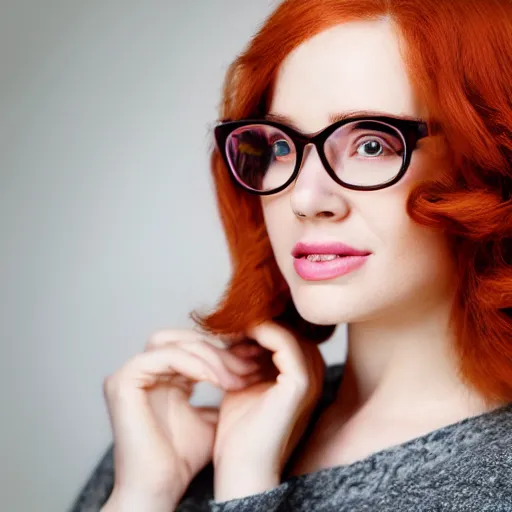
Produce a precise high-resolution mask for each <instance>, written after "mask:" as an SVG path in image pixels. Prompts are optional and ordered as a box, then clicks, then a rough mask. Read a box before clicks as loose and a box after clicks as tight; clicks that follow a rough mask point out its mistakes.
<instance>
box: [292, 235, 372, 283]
mask: <svg viewBox="0 0 512 512" xmlns="http://www.w3.org/2000/svg"><path fill="white" fill-rule="evenodd" d="M309 254H337V255H340V256H343V257H339V258H336V259H334V260H330V261H310V260H308V259H307V258H306V256H307V255H309ZM370 254H371V252H370V251H361V250H358V249H354V248H353V247H350V246H348V245H345V244H342V243H340V242H335V243H328V242H326V243H304V242H299V243H298V244H296V245H295V247H294V248H293V251H292V256H293V257H294V261H293V266H294V268H295V271H296V272H297V274H298V275H299V276H300V277H301V278H302V279H305V280H307V281H322V280H325V279H333V278H335V277H339V276H342V275H344V274H348V273H349V272H352V271H353V270H356V269H357V268H359V267H361V266H362V265H364V263H365V262H366V260H367V259H368V256H369V255H370Z"/></svg>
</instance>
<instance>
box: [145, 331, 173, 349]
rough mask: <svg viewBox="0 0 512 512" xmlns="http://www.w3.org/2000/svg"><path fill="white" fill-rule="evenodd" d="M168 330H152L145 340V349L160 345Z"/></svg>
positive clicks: (164, 339) (165, 338)
mask: <svg viewBox="0 0 512 512" xmlns="http://www.w3.org/2000/svg"><path fill="white" fill-rule="evenodd" d="M169 333H170V331H168V330H164V329H160V330H158V331H154V332H152V333H151V334H150V335H149V336H148V339H147V341H146V345H145V347H144V348H145V350H150V349H152V348H155V347H157V346H159V345H161V344H162V343H163V342H164V341H166V340H167V338H168V337H169Z"/></svg>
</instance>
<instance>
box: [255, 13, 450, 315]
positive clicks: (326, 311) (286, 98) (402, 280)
mask: <svg viewBox="0 0 512 512" xmlns="http://www.w3.org/2000/svg"><path fill="white" fill-rule="evenodd" d="M359 110H369V111H378V112H380V113H382V114H383V115H391V116H400V115H409V116H415V117H423V118H424V117H425V112H424V111H423V110H422V105H421V104H420V102H419V101H418V98H416V97H415V96H414V93H413V90H412V88H411V85H410V83H409V80H408V77H407V75H406V70H405V66H404V63H403V61H402V58H401V56H400V53H399V46H398V39H397V36H396V35H395V33H394V32H393V29H392V27H391V25H390V24H389V22H387V21H380V22H352V23H347V24H343V25H339V26H336V27H333V28H331V29H329V30H327V31H324V32H322V33H320V34H318V35H316V36H315V37H313V38H311V39H309V40H308V41H306V42H305V43H303V44H302V45H301V46H299V47H298V48H297V49H295V51H293V52H292V53H291V54H290V55H289V56H288V57H287V59H286V60H285V61H284V62H283V64H282V66H281V68H280V72H279V75H278V77H277V82H276V87H275V90H274V96H273V99H272V104H271V107H270V110H269V113H270V114H275V115H278V116H285V117H286V118H288V119H290V120H291V121H292V122H293V124H294V125H295V126H296V127H297V128H298V129H299V130H301V131H302V132H304V133H312V132H316V131H318V130H320V129H322V128H324V127H326V126H327V125H329V124H330V121H329V118H330V116H332V115H334V114H338V113H343V112H347V111H359ZM423 142H424V139H422V140H420V141H419V143H418V146H417V149H416V150H415V151H414V152H413V153H412V158H411V163H410V166H409V168H408V170H407V173H406V174H405V176H404V177H403V178H402V179H401V180H400V181H399V182H398V183H395V184H394V185H392V186H390V187H388V188H384V189H381V190H375V191H357V190H349V189H346V188H343V187H341V186H340V185H338V184H337V183H336V182H335V181H334V180H332V179H331V178H330V176H329V175H328V174H327V172H326V171H325V169H324V167H323V166H322V163H321V161H320V159H319V157H318V153H317V151H316V149H315V148H314V146H308V147H307V148H306V151H305V153H304V159H303V163H302V168H301V171H300V174H299V176H298V178H297V179H296V181H295V182H294V183H293V184H292V185H290V186H289V187H288V188H287V189H285V190H284V191H282V192H280V193H278V194H275V195H271V196H262V199H261V201H262V207H263V214H264V218H265V224H266V227H267V231H268V235H269V237H270V241H271V244H272V248H273V251H274V254H275V257H276V261H277V264H278V266H279V268H280V270H281V272H282V274H283V276H284V278H285V280H286V282H287V283H288V285H289V287H290V290H291V295H292V298H293V301H294V303H295V305H296V307H297V309H298V311H299V313H300V314H301V316H302V317H303V318H305V319H306V320H309V321H310V322H313V323H317V324H324V325H325V324H338V323H343V322H358V321H366V320H372V319H377V318H382V319H384V320H385V321H393V320H394V319H396V320H398V321H400V320H401V319H403V318H405V317H407V318H409V319H412V315H415V314H420V315H421V314H422V313H423V312H424V311H425V310H426V309H427V308H429V307H432V306H434V305H438V304H440V302H441V301H442V300H443V299H447V298H449V297H451V293H452V291H453V285H454V282H453V279H454V276H455V272H454V263H453V259H452V257H451V255H450V252H449V248H448V241H447V239H446V238H445V236H443V235H442V234H441V233H440V232H436V231H433V230H431V229H429V228H425V227H423V226H420V225H418V224H415V223H413V221H412V220H411V219H410V217H409V216H408V215H407V213H406V201H407V197H408V195H409V192H410V191H411V189H412V188H413V186H414V185H415V184H417V183H418V182H419V181H423V180H425V179H429V178H433V177H435V175H436V173H438V172H440V168H439V166H437V165H433V164H432V159H430V165H429V156H428V154H427V152H426V151H425V146H424V145H423V144H422V143H423ZM294 211H295V212H301V213H302V214H303V215H304V216H298V215H297V214H296V213H294ZM298 242H306V243H314V242H320V243H322V242H342V243H344V244H348V245H350V246H352V247H354V248H356V249H360V250H366V251H368V252H370V253H371V254H370V255H369V256H368V257H367V258H366V261H365V262H364V264H363V265H362V266H360V267H359V268H357V269H355V270H352V271H351V272H349V273H346V274H343V275H338V276H335V277H330V278H329V277H328V278H324V279H320V280H311V277H308V276H304V275H302V276H301V275H299V273H298V272H297V271H296V269H295V265H294V257H293V256H292V251H293V249H294V246H295V245H296V244H297V243H298ZM295 263H296V262H295ZM317 277H318V276H317ZM320 277H321V276H320Z"/></svg>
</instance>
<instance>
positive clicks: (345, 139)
mask: <svg viewBox="0 0 512 512" xmlns="http://www.w3.org/2000/svg"><path fill="white" fill-rule="evenodd" d="M323 150H324V154H325V158H326V160H327V162H328V164H329V166H330V167H331V169H332V170H333V171H334V173H335V174H336V176H337V177H338V178H339V179H340V180H341V181H342V182H344V183H347V184H349V185H358V186H370V187H372V186H376V185H380V184H384V183H386V182H388V181H391V180H393V179H394V178H395V177H396V175H397V174H398V173H399V172H400V169H401V167H402V164H403V159H404V155H405V141H404V139H403V136H402V134H401V132H400V131H399V130H398V129H397V128H395V127H394V126H391V125H389V124H387V123H384V122H382V121H374V120H360V121H354V122H350V123H347V124H344V125H343V126H341V127H339V128H338V129H336V130H335V131H334V132H333V133H332V134H331V135H329V137H328V138H327V140H326V141H325V143H324V146H323ZM226 154H227V157H228V161H229V164H230V167H231V170H232V171H233V173H234V175H235V177H236V179H237V180H238V181H239V182H241V183H242V184H243V185H245V186H246V187H249V188H251V189H253V190H255V191H266V192H268V191H271V190H274V189H277V188H279V187H280V186H282V185H284V184H285V183H286V182H287V181H288V180H289V179H290V178H291V176H292V174H293V172H294V170H295V167H296V164H297V150H296V147H295V144H294V142H293V140H292V138H291V137H290V136H289V135H287V134H286V133H285V132H283V131H282V130H280V129H279V128H277V127H274V126H270V125H265V124H251V125H246V126H243V127H240V128H237V129H235V130H234V131H233V132H231V134H230V135H229V137H228V138H227V140H226Z"/></svg>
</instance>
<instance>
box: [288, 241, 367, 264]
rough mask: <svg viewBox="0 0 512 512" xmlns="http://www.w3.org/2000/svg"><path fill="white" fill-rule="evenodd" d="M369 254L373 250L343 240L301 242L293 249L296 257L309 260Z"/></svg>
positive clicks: (328, 259) (293, 254) (329, 259)
mask: <svg viewBox="0 0 512 512" xmlns="http://www.w3.org/2000/svg"><path fill="white" fill-rule="evenodd" d="M369 254H371V251H367V250H360V249H356V248H354V247H351V246H350V245H347V244H343V243H341V242H326V243H318V242H315V243H306V242H299V243H298V244H296V245H295V247H294V248H293V250H292V256H293V257H294V258H307V259H309V261H331V260H334V259H336V258H343V257H345V256H368V255H369Z"/></svg>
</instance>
